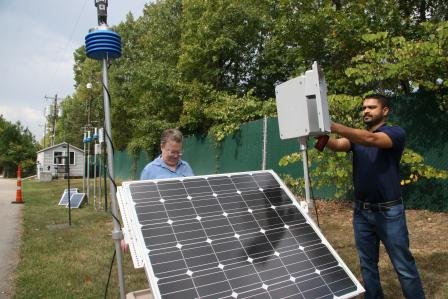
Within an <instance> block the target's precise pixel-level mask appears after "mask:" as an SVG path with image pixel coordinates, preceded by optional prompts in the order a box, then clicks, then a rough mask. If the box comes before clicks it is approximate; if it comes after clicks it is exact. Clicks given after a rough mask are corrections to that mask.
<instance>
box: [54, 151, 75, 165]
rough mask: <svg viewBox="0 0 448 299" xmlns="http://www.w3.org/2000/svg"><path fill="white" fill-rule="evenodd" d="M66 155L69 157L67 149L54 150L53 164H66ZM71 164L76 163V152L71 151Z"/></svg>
mask: <svg viewBox="0 0 448 299" xmlns="http://www.w3.org/2000/svg"><path fill="white" fill-rule="evenodd" d="M66 157H67V152H66V151H54V152H53V164H55V165H65V158H66ZM70 165H75V152H70Z"/></svg>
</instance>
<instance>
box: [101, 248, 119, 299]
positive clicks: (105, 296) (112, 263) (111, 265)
mask: <svg viewBox="0 0 448 299" xmlns="http://www.w3.org/2000/svg"><path fill="white" fill-rule="evenodd" d="M116 254H117V252H116V251H115V250H114V254H113V256H112V261H111V262H110V266H109V275H108V276H107V283H106V289H105V290H104V299H106V298H107V290H108V289H109V282H110V277H111V275H112V268H113V266H114V261H115V255H116Z"/></svg>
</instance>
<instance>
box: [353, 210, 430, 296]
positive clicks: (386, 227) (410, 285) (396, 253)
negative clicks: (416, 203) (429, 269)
mask: <svg viewBox="0 0 448 299" xmlns="http://www.w3.org/2000/svg"><path fill="white" fill-rule="evenodd" d="M353 228H354V233H355V241H356V248H357V250H358V255H359V261H360V264H361V274H362V278H363V280H364V288H365V289H366V293H365V298H368V299H370V298H372V299H373V298H375V299H377V298H384V295H383V290H382V288H381V283H380V274H379V271H378V260H379V247H380V241H381V242H383V244H384V247H385V248H386V251H387V253H388V254H389V258H390V260H391V262H392V264H393V266H394V269H395V271H396V272H397V274H398V279H399V280H400V284H401V289H402V291H403V295H404V296H405V297H406V298H408V299H411V298H412V299H417V298H425V295H424V293H423V287H422V283H421V280H420V276H419V274H418V270H417V266H416V264H415V260H414V257H413V256H412V254H411V252H410V250H409V237H408V228H407V226H406V216H405V212H404V206H403V204H398V205H396V206H393V207H391V208H390V209H389V210H387V211H371V210H361V209H359V208H358V207H356V206H355V208H354V212H353Z"/></svg>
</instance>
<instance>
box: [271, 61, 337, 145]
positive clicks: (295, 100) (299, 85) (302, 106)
mask: <svg viewBox="0 0 448 299" xmlns="http://www.w3.org/2000/svg"><path fill="white" fill-rule="evenodd" d="M275 96H276V104H277V115H278V124H279V130H280V138H281V139H289V138H297V137H305V136H319V135H324V134H329V133H330V116H329V113H328V102H327V84H326V83H325V78H324V76H323V73H322V71H321V70H320V68H319V67H318V65H317V62H314V63H313V66H312V69H311V70H308V71H306V72H305V74H304V75H301V76H299V77H296V78H294V79H291V80H289V81H286V82H284V83H282V84H279V85H277V86H276V88H275Z"/></svg>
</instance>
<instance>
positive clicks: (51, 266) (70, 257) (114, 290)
mask: <svg viewBox="0 0 448 299" xmlns="http://www.w3.org/2000/svg"><path fill="white" fill-rule="evenodd" d="M71 182H72V185H73V186H72V188H73V187H78V188H80V189H82V181H80V180H72V181H71ZM66 184H67V183H66V181H64V180H60V181H53V182H51V183H43V182H37V181H26V182H24V183H23V194H24V196H25V198H26V202H25V206H24V220H23V235H22V242H21V252H20V262H19V265H18V268H17V271H16V277H15V280H16V290H15V297H14V298H102V297H103V296H104V292H105V287H106V282H107V278H108V273H109V267H110V263H111V260H112V256H113V252H114V243H113V240H112V237H111V232H112V220H111V219H112V217H111V214H110V212H109V213H106V212H104V211H100V212H97V211H95V209H94V207H93V203H91V202H89V203H88V204H86V205H84V206H83V207H82V208H81V209H72V210H71V220H72V221H71V226H68V223H69V214H68V209H67V208H65V207H61V206H58V202H59V198H60V196H61V194H62V191H63V189H64V188H66ZM109 200H110V197H109ZM108 211H110V208H109V209H108ZM123 264H124V273H125V279H126V282H125V283H126V287H127V290H137V289H142V288H147V284H148V283H147V280H146V276H145V274H144V271H143V270H135V269H134V268H133V266H132V260H131V258H130V256H129V255H128V254H125V255H123ZM108 298H119V288H118V282H117V270H116V267H114V269H113V272H112V275H111V282H110V286H109V292H108Z"/></svg>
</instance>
